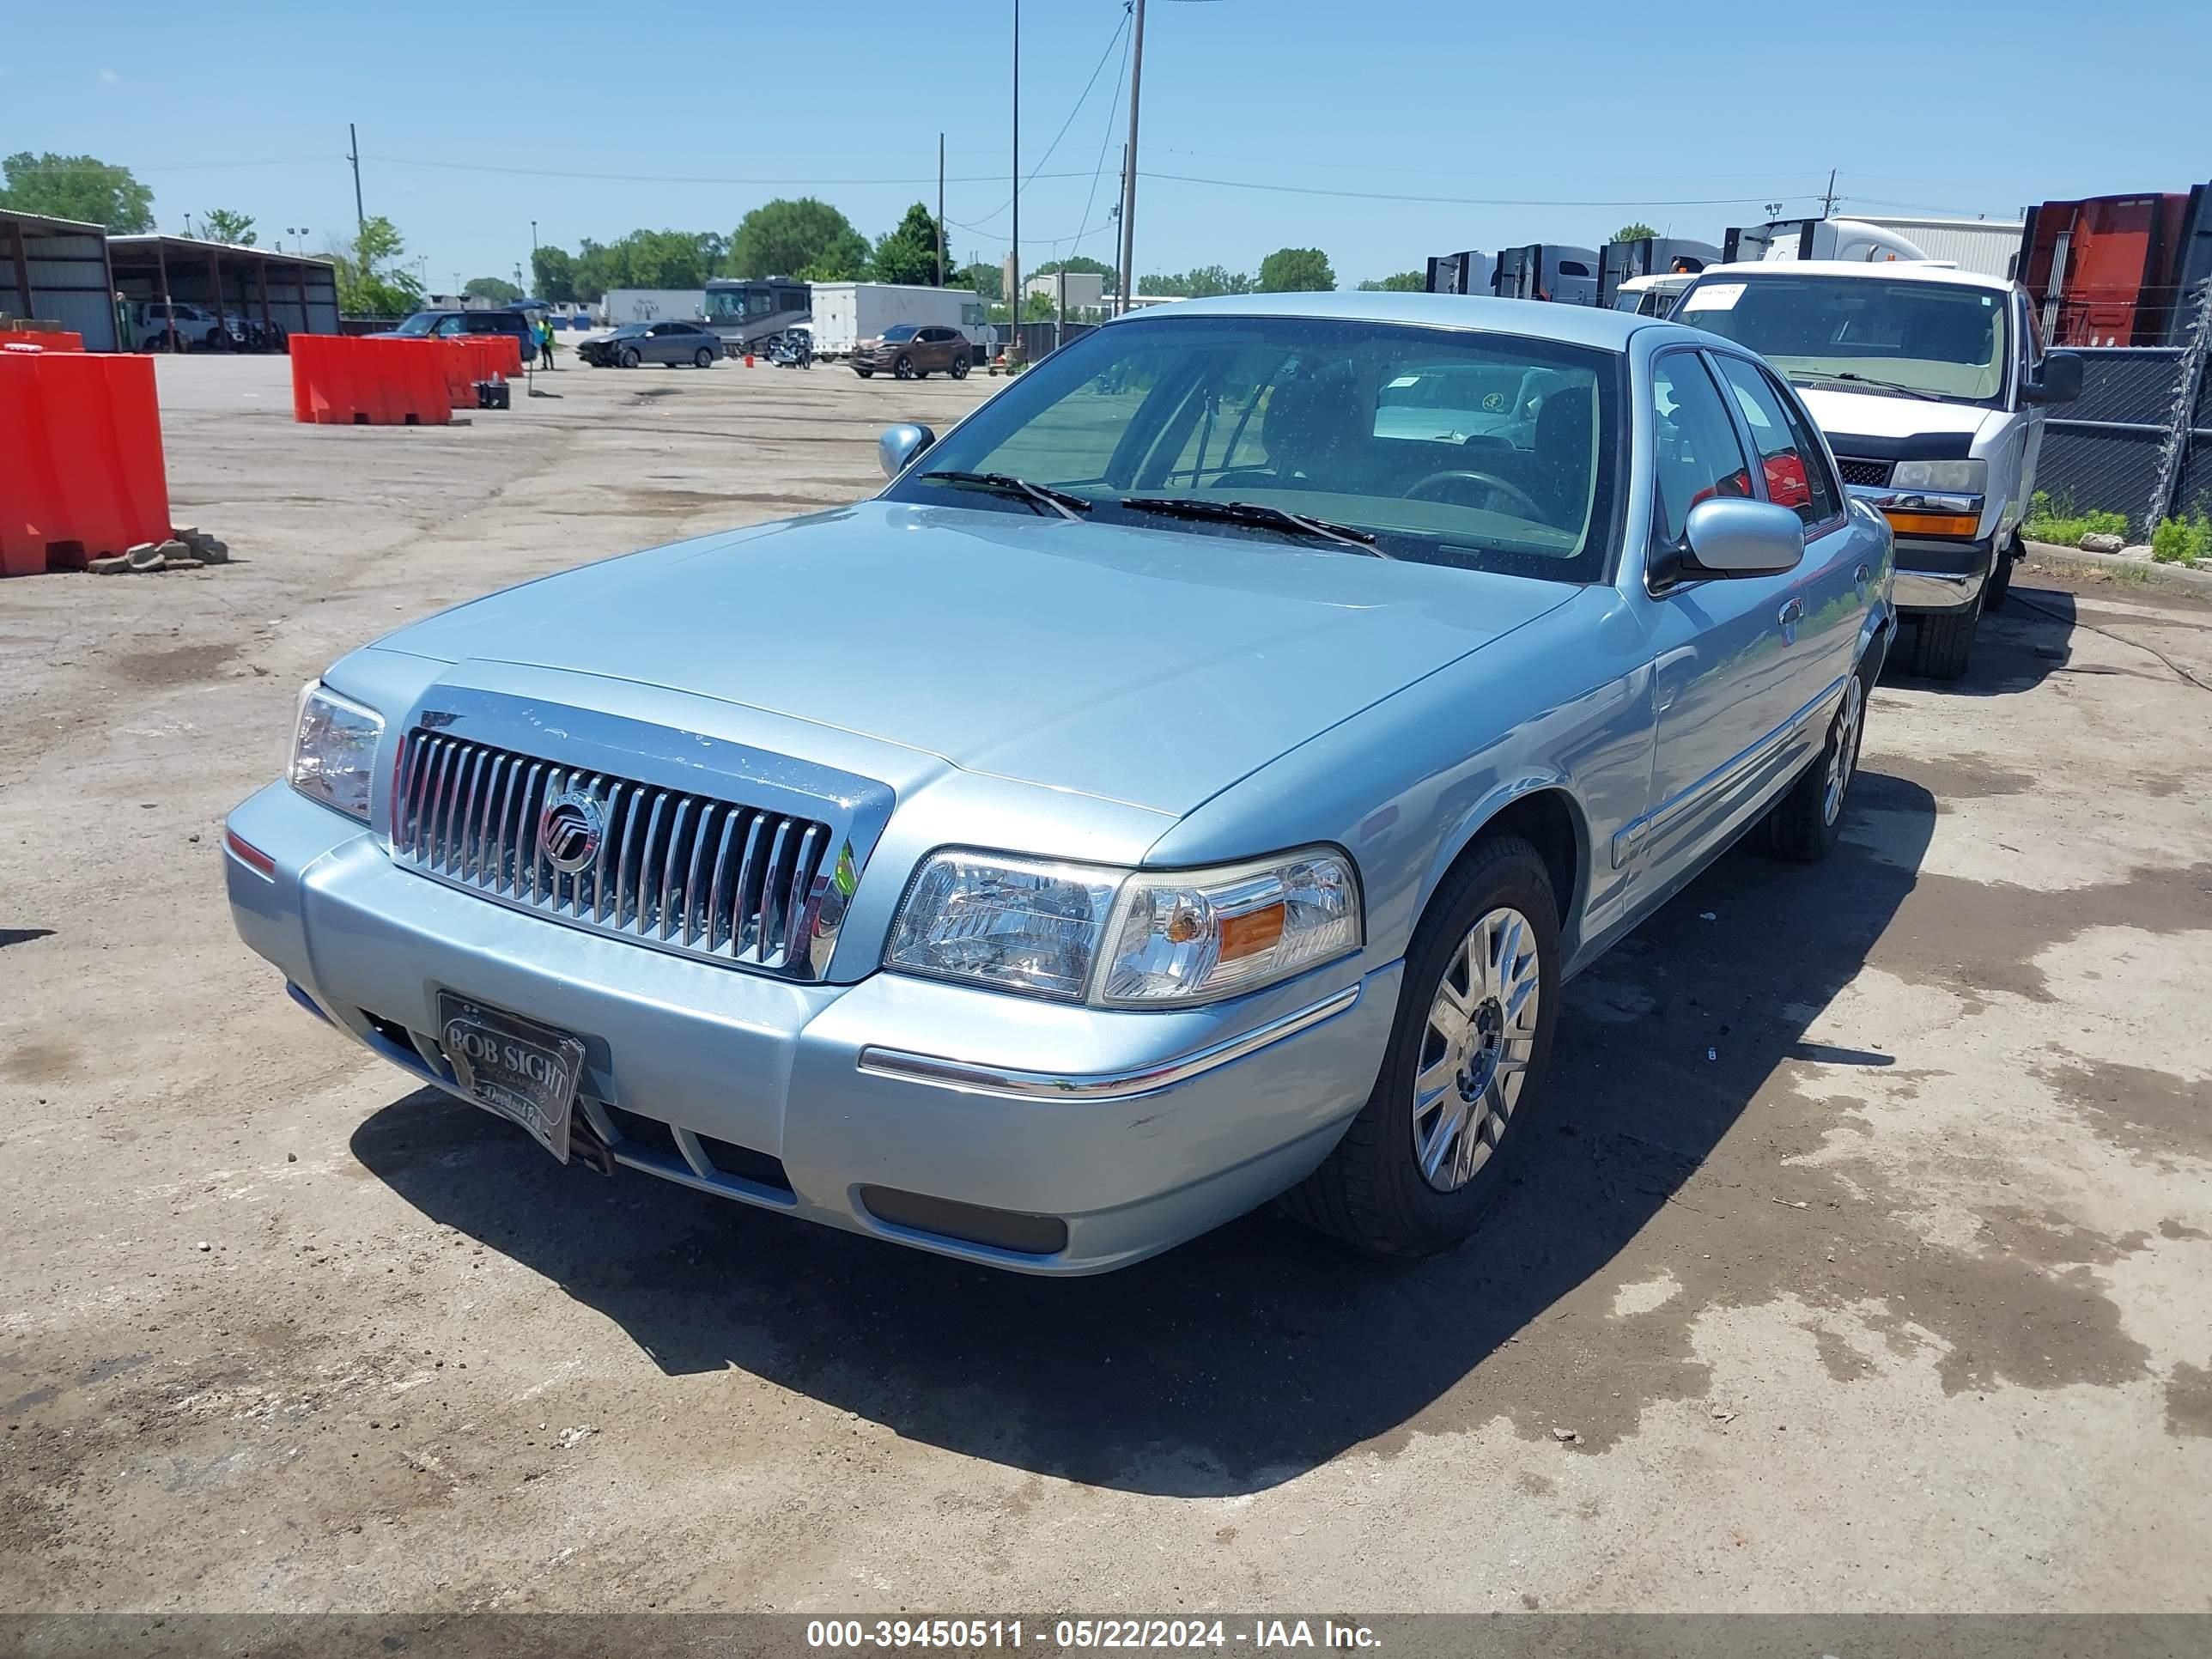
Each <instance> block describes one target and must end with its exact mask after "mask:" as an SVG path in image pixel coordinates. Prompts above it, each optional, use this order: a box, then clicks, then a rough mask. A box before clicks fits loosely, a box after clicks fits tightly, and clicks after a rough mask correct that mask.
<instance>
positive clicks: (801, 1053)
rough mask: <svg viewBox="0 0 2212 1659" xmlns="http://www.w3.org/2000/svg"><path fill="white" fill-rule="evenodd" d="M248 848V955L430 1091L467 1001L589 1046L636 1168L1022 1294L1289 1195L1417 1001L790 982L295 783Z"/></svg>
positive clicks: (525, 1151)
mask: <svg viewBox="0 0 2212 1659" xmlns="http://www.w3.org/2000/svg"><path fill="white" fill-rule="evenodd" d="M230 832H231V835H232V836H234V837H235V838H236V840H237V841H238V842H243V843H245V844H246V847H248V848H252V849H258V852H259V854H261V855H262V856H264V857H265V858H267V860H269V862H270V868H269V870H268V872H266V873H264V872H262V871H261V870H259V869H258V868H256V867H255V866H254V864H252V863H249V862H248V861H247V860H246V858H244V857H242V856H241V854H240V852H239V851H238V850H236V849H235V848H234V849H233V850H231V851H230V852H229V853H228V855H227V856H226V858H225V860H224V863H225V866H226V871H227V875H228V885H229V895H230V901H231V908H232V912H233V915H234V919H235V921H236V922H237V926H238V930H239V933H240V937H241V938H243V939H245V941H246V944H247V945H250V946H251V947H252V949H253V950H254V951H257V952H258V953H259V954H260V955H261V956H263V957H266V958H268V960H269V961H270V962H271V963H274V964H275V965H276V967H277V968H278V969H281V970H282V971H283V974H284V975H285V976H286V978H287V979H288V980H289V981H290V982H291V984H292V986H293V987H295V996H297V997H299V998H300V999H301V1000H304V1001H305V1002H307V1003H308V1004H309V1005H310V1006H312V1007H313V1009H314V1011H315V1012H318V1013H319V1014H321V1015H322V1016H323V1017H325V1018H327V1019H328V1020H330V1021H331V1023H332V1024H335V1025H337V1027H339V1028H340V1029H341V1030H344V1031H346V1032H347V1033H349V1035H350V1036H353V1037H354V1039H355V1040H356V1042H360V1043H362V1045H363V1046H364V1047H367V1048H370V1049H372V1050H374V1052H376V1053H377V1054H380V1055H381V1056H383V1057H384V1058H385V1059H386V1060H391V1061H392V1063H393V1064H395V1065H398V1066H400V1067H402V1068H403V1069H404V1070H405V1071H407V1072H408V1073H410V1075H411V1076H412V1077H414V1078H415V1079H416V1080H418V1081H420V1082H424V1083H430V1084H435V1085H437V1086H439V1087H441V1088H444V1089H446V1090H447V1091H449V1092H456V1093H458V1092H459V1091H458V1089H457V1088H456V1085H455V1082H454V1079H453V1074H452V1072H451V1070H450V1068H449V1067H448V1066H446V1064H445V1062H444V1060H443V1056H442V1054H441V1052H440V1051H439V1049H438V1048H437V1044H436V1042H435V1036H433V1035H431V1034H433V1033H435V1031H436V1030H438V1019H437V1015H436V1012H435V1011H436V1007H437V999H438V994H439V992H440V991H441V990H453V991H458V992H460V993H462V994H465V995H467V996H470V997H472V998H475V999H477V1000H482V1001H483V1002H486V1003H489V1004H492V1005H495V1006H500V1007H503V1008H507V1009H509V1010H511V1011H513V1012H516V1013H519V1014H522V1015H525V1016H527V1017H528V1018H532V1019H536V1020H539V1021H542V1022H544V1023H545V1024H551V1025H555V1026H557V1027H560V1028H561V1029H562V1030H568V1031H572V1032H574V1033H575V1034H577V1035H578V1036H581V1037H582V1038H583V1040H584V1043H585V1047H586V1057H585V1069H584V1079H583V1083H582V1085H581V1091H582V1099H581V1101H580V1107H579V1109H580V1112H581V1113H582V1114H583V1115H584V1116H585V1117H586V1119H587V1120H588V1121H590V1122H591V1123H592V1127H594V1128H595V1129H597V1130H598V1131H599V1133H600V1135H601V1137H602V1138H603V1139H607V1140H609V1141H610V1142H611V1144H612V1146H613V1150H614V1154H615V1157H616V1158H617V1161H619V1162H620V1163H623V1164H626V1165H628V1166H629V1167H631V1168H633V1169H637V1170H645V1171H647V1172H649V1173H652V1174H654V1175H657V1176H662V1177H663V1178H665V1179H667V1180H671V1181H677V1182H681V1183H683V1184H684V1185H686V1186H690V1187H694V1188H701V1189H703V1190H706V1191H710V1192H714V1193H717V1194H721V1195H722V1196H725V1197H729V1198H732V1199H736V1200H739V1201H741V1202H744V1203H750V1204H757V1205H760V1206H764V1207H769V1208H775V1209H782V1210H786V1211H788V1212H791V1213H793V1214H795V1215H799V1216H801V1217H804V1218H806V1219H809V1220H812V1221H818V1222H823V1223H826V1224H828V1225H832V1226H837V1227H842V1228H845V1229H848V1231H855V1232H862V1233H868V1234H872V1235H873V1236H875V1237H881V1238H885V1239H890V1240H894V1241H896V1242H898V1243H906V1244H911V1245H915V1246H918V1247H920V1248H922V1249H930V1250H934V1251H938V1252H939V1253H941V1254H944V1255H955V1256H959V1257H963V1258H964V1259H967V1260H969V1261H976V1262H980V1263H983V1264H986V1265H989V1266H995V1267H1012V1268H1015V1269H1018V1270H1020V1271H1024V1272H1030V1273H1097V1272H1100V1271H1103V1270H1104V1269H1107V1268H1110V1267H1120V1266H1123V1265H1125V1264H1127V1263H1128V1262H1131V1261H1137V1260H1139V1259H1141V1258H1142V1257H1144V1256H1147V1255H1152V1254H1154V1253H1156V1252H1158V1251H1159V1250H1162V1249H1167V1248H1168V1247H1170V1245H1173V1244H1176V1243H1180V1242H1182V1240H1184V1239H1186V1238H1189V1237H1194V1235H1196V1234H1198V1233H1200V1232H1204V1231H1206V1230H1207V1229H1209V1228H1212V1227H1213V1226H1216V1225H1219V1224H1220V1223H1221V1222H1223V1221H1225V1220H1227V1219H1229V1218H1231V1217H1233V1216H1236V1215H1239V1214H1241V1213H1243V1212H1245V1211H1247V1210H1249V1209H1251V1208H1253V1207H1254V1206H1256V1205H1259V1204H1261V1203H1263V1202H1265V1201H1266V1200H1267V1199H1269V1198H1271V1197H1273V1195H1274V1194H1277V1193H1279V1192H1281V1191H1282V1190H1283V1189H1284V1188H1286V1187H1289V1186H1291V1185H1292V1184H1293V1183H1294V1182H1297V1180H1299V1179H1300V1178H1301V1177H1302V1176H1304V1175H1305V1174H1306V1173H1308V1172H1309V1171H1310V1170H1312V1169H1313V1168H1314V1166H1315V1165H1316V1164H1319V1163H1320V1161H1321V1160H1322V1158H1324V1157H1325V1156H1327V1154H1328V1151H1329V1149H1330V1148H1331V1147H1332V1146H1334V1144H1335V1142H1336V1140H1337V1139H1338V1138H1339V1137H1340V1135H1341V1134H1342V1133H1343V1130H1344V1127H1345V1125H1346V1122H1347V1121H1349V1120H1350V1118H1351V1116H1352V1114H1354V1113H1355V1112H1357V1111H1358V1109H1359V1107H1360V1105H1361V1104H1362V1103H1363V1102H1364V1100H1365V1098H1366V1097H1367V1094H1368V1092H1369V1091H1370V1088H1371V1087H1372V1086H1373V1084H1374V1079H1375V1074H1376V1068H1377V1066H1379V1064H1380V1062H1381V1060H1382V1056H1383V1047H1384V1044H1385V1042H1386V1040H1387V1038H1388V1036H1389V1024H1390V1020H1391V1017H1392V1015H1393V1013H1394V1012H1395V1007H1396V1004H1397V988H1398V976H1399V967H1400V965H1399V964H1397V963H1392V964H1390V965H1389V966H1388V967H1385V968H1383V969H1376V970H1375V971H1373V972H1371V973H1369V974H1368V975H1365V976H1364V978H1363V977H1362V976H1361V975H1359V973H1358V969H1357V967H1356V966H1355V965H1353V964H1352V963H1340V964H1338V965H1336V966H1334V967H1331V968H1323V969H1316V970H1315V971H1314V972H1313V973H1311V974H1309V975H1304V977H1302V978H1300V979H1298V980H1297V981H1291V983H1289V984H1286V985H1281V986H1277V987H1273V988H1272V989H1270V990H1267V991H1263V992H1260V993H1257V994H1255V995H1253V996H1250V997H1247V998H1242V999H1239V1000H1237V1001H1235V1002H1231V1003H1225V1004H1218V1005H1215V1006H1212V1007H1210V1008H1201V1009H1189V1010H1182V1011H1177V1012H1171V1013H1161V1012H1101V1011H1097V1010H1092V1009H1085V1008H1074V1007H1067V1006H1061V1005H1057V1004H1048V1003H1042V1002H1037V1001H1034V1000H1028V999H1024V998H1020V997H1015V996H1007V995H1002V994H995V993H992V992H987V991H979V990H975V989H970V988H967V987H958V986H951V985H945V984H939V983H935V982H932V981H923V980H917V979H911V978H908V977H905V976H902V975H891V974H880V973H879V974H876V975H872V977H870V978H867V979H865V980H862V981H860V982H858V983H857V984H852V985H818V984H807V983H799V982H794V981H787V980H780V979H775V978H773V977H769V976H764V975H756V974H749V973H745V972H742V971H739V970H737V969H730V968H727V967H724V966H720V965H718V964H714V963H702V962H693V961H688V960H685V959H683V958H680V957H673V956H670V955H667V954H665V953H663V952H659V951H651V950H647V949H643V948H641V947H640V946H638V945H632V944H628V943H625V942H623V941H622V940H619V939H605V938H600V937H597V936H594V935H592V934H589V933H581V932H580V931H578V930H576V929H574V928H570V927H563V926H562V925H561V924H559V923H557V922H552V921H544V920H543V919H540V918H538V917H534V916H531V915H523V914H520V913H518V912H516V911H513V910H510V909H507V908H504V907H502V906H500V905H497V904H493V903H489V902H486V901H484V900H483V899H481V898H477V897H475V896H471V895H469V894H466V893H463V892H459V891H456V890H453V889H451V888H448V887H447V886H445V885H443V884H441V883H438V882H435V881H431V880H428V879H427V878H423V877H421V876H418V875H416V874H414V873H412V872H409V871H406V870H404V869H401V868H399V867H398V866H395V865H394V864H393V863H392V860H391V859H390V858H389V857H388V856H387V854H386V851H385V848H384V846H383V843H382V841H381V839H380V837H379V836H374V835H373V834H371V833H370V832H368V831H367V830H365V829H362V827H361V826H360V825H358V824H356V823H353V822H352V821H351V820H349V819H347V818H344V817H340V816H338V815H337V814H336V813H333V812H331V811H328V810H326V809H325V808H323V807H321V806H319V805H315V804H314V803H313V802H311V801H308V800H307V799H304V798H303V797H301V796H300V795H298V794H297V793H295V792H294V791H292V790H291V789H290V788H289V787H287V786H285V785H283V784H275V785H271V786H270V787H269V788H267V789H264V790H263V791H262V792H261V793H259V794H258V795H255V796H254V797H252V799H249V800H247V801H246V802H245V803H244V804H243V805H240V807H239V808H238V810H237V811H235V812H234V813H233V814H232V815H231V819H230ZM515 1155H516V1156H517V1157H518V1158H524V1157H530V1156H534V1155H535V1154H534V1152H533V1151H532V1148H531V1146H530V1144H529V1142H528V1139H527V1138H526V1136H525V1135H523V1133H521V1132H520V1130H518V1131H517V1132H516V1134H515ZM994 1241H995V1242H994Z"/></svg>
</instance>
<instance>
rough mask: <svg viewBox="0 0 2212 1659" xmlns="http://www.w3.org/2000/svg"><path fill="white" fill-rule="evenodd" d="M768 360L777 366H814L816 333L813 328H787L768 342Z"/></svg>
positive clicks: (773, 365)
mask: <svg viewBox="0 0 2212 1659" xmlns="http://www.w3.org/2000/svg"><path fill="white" fill-rule="evenodd" d="M768 360H769V364H770V365H771V366H772V367H774V368H813V367H814V335H813V333H812V331H811V330H808V329H804V328H787V329H786V330H784V331H783V332H782V333H781V334H779V335H777V336H776V337H775V338H774V339H772V340H770V341H769V343H768Z"/></svg>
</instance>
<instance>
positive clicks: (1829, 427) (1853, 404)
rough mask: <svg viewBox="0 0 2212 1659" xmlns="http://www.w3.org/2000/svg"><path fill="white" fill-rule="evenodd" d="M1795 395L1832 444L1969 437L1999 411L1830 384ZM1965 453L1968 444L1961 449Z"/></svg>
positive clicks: (1976, 405)
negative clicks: (1842, 437)
mask: <svg viewBox="0 0 2212 1659" xmlns="http://www.w3.org/2000/svg"><path fill="white" fill-rule="evenodd" d="M1797 395H1798V396H1799V397H1800V398H1803V399H1804V400H1805V407H1806V408H1807V409H1808V410H1811V411H1812V416H1813V418H1814V420H1815V421H1817V422H1820V430H1821V431H1823V432H1825V433H1826V434H1827V435H1828V440H1829V441H1830V442H1831V443H1834V442H1835V441H1836V439H1837V437H1838V435H1839V434H1840V435H1848V436H1854V437H1865V438H1918V437H1925V436H1929V435H1935V434H1939V433H1941V434H1949V435H1957V436H1959V437H1960V438H1962V439H1965V440H1968V441H1971V440H1972V437H1973V435H1975V434H1976V433H1977V432H1979V431H1980V430H1981V429H1982V422H1984V420H1986V419H1988V418H1989V417H1990V416H1992V415H1998V416H2001V415H2002V413H2003V411H2002V410H1993V409H1985V408H1984V407H1983V406H1982V405H1981V404H1938V403H1930V402H1929V400H1928V399H1927V398H1906V397H1901V396H1899V395H1896V394H1893V393H1882V392H1837V391H1832V390H1831V389H1829V388H1828V387H1826V386H1799V387H1798V388H1797ZM1959 453H1960V454H1961V455H1964V454H1965V453H1966V447H1965V444H1964V443H1962V444H1961V445H1960V448H1959Z"/></svg>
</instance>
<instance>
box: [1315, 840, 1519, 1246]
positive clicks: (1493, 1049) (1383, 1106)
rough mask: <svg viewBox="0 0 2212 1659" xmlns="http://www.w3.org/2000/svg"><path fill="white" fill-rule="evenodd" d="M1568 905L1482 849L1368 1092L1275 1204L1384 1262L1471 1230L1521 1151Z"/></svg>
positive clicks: (1445, 901)
mask: <svg viewBox="0 0 2212 1659" xmlns="http://www.w3.org/2000/svg"><path fill="white" fill-rule="evenodd" d="M1558 1021H1559V902H1558V898H1557V896H1555V895H1554V893H1553V890H1552V881H1551V876H1550V874H1549V872H1548V871H1547V868H1546V866H1545V864H1544V860H1543V858H1542V856H1541V854H1538V852H1537V851H1536V849H1535V848H1534V847H1532V846H1530V845H1529V844H1528V842H1526V841H1524V840H1522V838H1521V837H1520V836H1504V835H1501V836H1493V837H1492V838H1490V839H1488V840H1486V841H1484V842H1480V843H1479V844H1478V845H1477V846H1476V848H1475V849H1474V853H1473V854H1472V855H1471V856H1469V857H1468V858H1467V859H1466V860H1463V861H1462V863H1461V864H1460V865H1459V866H1458V867H1456V868H1455V870H1454V871H1453V872H1451V874H1450V875H1449V876H1448V877H1447V878H1445V881H1444V884H1443V887H1442V888H1440V889H1439V890H1438V891H1437V896H1436V897H1435V898H1434V899H1433V900H1432V901H1431V903H1430V905H1429V909H1428V914H1427V915H1425V916H1424V917H1423V918H1422V921H1421V925H1420V927H1419V930H1418V931H1417V932H1416V933H1414V935H1413V948H1412V949H1411V950H1410V951H1407V954H1406V971H1405V975H1404V979H1403V981H1402V988H1401V991H1400V993H1399V1000H1398V1013H1397V1018H1395V1020H1394V1021H1393V1022H1392V1024H1391V1028H1390V1041H1389V1047H1388V1048H1386V1049H1385V1050H1384V1053H1383V1068H1382V1072H1381V1073H1380V1075H1378V1076H1377V1077H1376V1080H1375V1088H1374V1091H1373V1092H1372V1093H1370V1095H1369V1096H1368V1097H1367V1103H1366V1105H1364V1107H1362V1108H1361V1109H1360V1112H1359V1115H1358V1116H1357V1117H1355V1118H1354V1119H1352V1127H1350V1128H1348V1129H1346V1131H1345V1133H1344V1139H1342V1140H1340V1141H1339V1142H1338V1143H1337V1145H1336V1149H1335V1150H1334V1152H1331V1153H1330V1154H1329V1155H1328V1159H1327V1161H1326V1162H1324V1163H1323V1164H1322V1166H1321V1167H1320V1168H1319V1169H1318V1170H1315V1171H1314V1172H1313V1174H1312V1175H1310V1176H1307V1177H1306V1179H1305V1180H1304V1182H1301V1183H1300V1184H1299V1185H1298V1186H1297V1187H1294V1188H1291V1190H1290V1191H1289V1192H1288V1193H1286V1194H1284V1195H1283V1198H1282V1200H1281V1202H1282V1206H1283V1208H1284V1209H1285V1211H1286V1212H1288V1213H1289V1214H1291V1216H1292V1217H1294V1218H1296V1219H1297V1220H1299V1221H1303V1222H1304V1223H1305V1224H1306V1225H1308V1226H1310V1227H1315V1228H1317V1229H1319V1230H1320V1231H1322V1232H1325V1233H1330V1234H1333V1235H1334V1236H1335V1237H1338V1238H1340V1239H1343V1240H1344V1241H1346V1243H1350V1244H1352V1245H1354V1246H1355V1247H1357V1248H1358V1249H1362V1250H1365V1251H1369V1252H1370V1253H1372V1254H1374V1255H1394V1256H1416V1255H1431V1254H1433V1253H1434V1252H1436V1251H1438V1250H1443V1249H1450V1248H1451V1247H1452V1246H1453V1245H1455V1244H1457V1243H1461V1242H1462V1240H1464V1239H1465V1238H1467V1237H1468V1235H1469V1234H1471V1233H1473V1232H1474V1230H1475V1229H1476V1227H1478V1226H1479V1225H1480V1224H1481V1221H1482V1218H1483V1217H1484V1215H1485V1214H1486V1212H1488V1211H1489V1209H1490V1206H1492V1204H1494V1203H1495V1202H1496V1201H1497V1200H1498V1194H1499V1193H1500V1192H1501V1191H1502V1190H1503V1189H1504V1184H1505V1179H1506V1174H1507V1171H1508V1170H1510V1167H1511V1165H1512V1163H1513V1160H1514V1159H1515V1158H1516V1157H1518V1156H1519V1154H1520V1151H1521V1148H1522V1146H1524V1145H1525V1144H1526V1142H1527V1141H1528V1133H1529V1132H1528V1119H1529V1117H1530V1116H1531V1114H1532V1109H1534V1107H1535V1106H1536V1105H1537V1104H1538V1103H1539V1102H1540V1098H1541V1085H1542V1083H1543V1079H1544V1076H1545V1073H1546V1072H1547V1070H1548V1068H1549V1066H1550V1060H1551V1053H1552V1034H1553V1030H1554V1028H1555V1027H1556V1026H1557V1024H1558Z"/></svg>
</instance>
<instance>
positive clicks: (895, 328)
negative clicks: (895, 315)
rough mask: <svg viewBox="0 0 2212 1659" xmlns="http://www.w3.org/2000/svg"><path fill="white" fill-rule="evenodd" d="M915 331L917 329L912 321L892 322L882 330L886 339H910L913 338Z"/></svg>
mask: <svg viewBox="0 0 2212 1659" xmlns="http://www.w3.org/2000/svg"><path fill="white" fill-rule="evenodd" d="M915 333H916V330H915V325H913V324H912V323H893V324H892V325H890V327H889V328H887V329H885V330H884V338H885V339H886V340H911V339H912V338H914V337H915Z"/></svg>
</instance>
